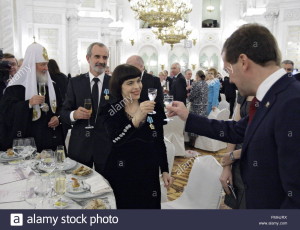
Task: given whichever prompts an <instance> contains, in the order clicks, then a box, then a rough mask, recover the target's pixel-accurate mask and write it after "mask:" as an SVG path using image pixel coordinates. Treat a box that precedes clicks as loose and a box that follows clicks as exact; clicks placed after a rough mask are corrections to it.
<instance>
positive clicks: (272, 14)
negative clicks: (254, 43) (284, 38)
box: [264, 9, 279, 36]
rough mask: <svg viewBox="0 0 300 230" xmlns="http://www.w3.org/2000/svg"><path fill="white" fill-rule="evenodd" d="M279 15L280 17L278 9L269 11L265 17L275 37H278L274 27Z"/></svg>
mask: <svg viewBox="0 0 300 230" xmlns="http://www.w3.org/2000/svg"><path fill="white" fill-rule="evenodd" d="M278 15H279V10H278V9H269V10H267V12H266V13H265V15H264V16H265V19H266V21H267V23H268V26H269V30H270V31H271V32H272V33H273V35H274V36H276V30H275V27H274V25H275V24H276V22H277V18H278Z"/></svg>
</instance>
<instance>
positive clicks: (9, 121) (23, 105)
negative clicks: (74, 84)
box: [0, 43, 63, 152]
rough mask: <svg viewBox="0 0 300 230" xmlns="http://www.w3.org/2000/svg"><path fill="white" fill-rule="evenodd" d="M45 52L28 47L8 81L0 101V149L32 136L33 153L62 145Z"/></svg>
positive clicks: (56, 92)
mask: <svg viewBox="0 0 300 230" xmlns="http://www.w3.org/2000/svg"><path fill="white" fill-rule="evenodd" d="M48 60H49V59H48V55H47V51H46V49H45V48H44V47H43V46H41V45H40V44H38V43H33V44H31V45H30V46H29V47H28V48H27V50H26V53H25V58H24V62H23V65H22V67H21V68H20V70H19V71H18V72H17V73H16V74H15V75H14V77H13V78H12V80H11V81H10V82H9V84H8V86H7V88H6V90H5V92H4V95H3V98H2V100H1V102H0V108H1V110H0V119H1V120H2V121H3V123H4V135H2V140H0V141H1V142H2V143H1V144H2V148H3V149H4V150H5V149H6V148H10V147H12V143H13V139H15V138H26V137H33V138H34V139H35V142H36V146H37V151H38V152H40V151H42V150H43V149H53V150H55V149H56V147H57V145H62V144H63V136H62V129H61V125H60V121H59V116H58V114H59V110H60V107H61V104H62V99H61V94H60V91H59V88H58V87H57V86H56V85H55V83H54V82H52V80H51V78H50V75H49V72H48Z"/></svg>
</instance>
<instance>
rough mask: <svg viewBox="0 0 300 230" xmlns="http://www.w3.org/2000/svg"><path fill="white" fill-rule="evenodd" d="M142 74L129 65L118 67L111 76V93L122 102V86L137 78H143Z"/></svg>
mask: <svg viewBox="0 0 300 230" xmlns="http://www.w3.org/2000/svg"><path fill="white" fill-rule="evenodd" d="M141 75H142V72H141V71H140V70H139V69H138V68H136V67H134V66H132V65H128V64H122V65H118V66H117V67H116V68H115V69H114V72H113V74H112V76H111V79H110V84H109V88H110V93H111V94H112V95H113V96H114V97H115V98H116V99H117V100H121V99H122V84H123V83H124V81H126V80H129V79H132V78H136V77H141Z"/></svg>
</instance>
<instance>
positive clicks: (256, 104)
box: [248, 97, 259, 125]
mask: <svg viewBox="0 0 300 230" xmlns="http://www.w3.org/2000/svg"><path fill="white" fill-rule="evenodd" d="M258 107H259V100H257V98H256V97H254V98H253V99H252V101H251V104H250V108H249V120H248V125H250V124H251V122H252V119H253V117H254V114H255V113H256V110H257V108H258Z"/></svg>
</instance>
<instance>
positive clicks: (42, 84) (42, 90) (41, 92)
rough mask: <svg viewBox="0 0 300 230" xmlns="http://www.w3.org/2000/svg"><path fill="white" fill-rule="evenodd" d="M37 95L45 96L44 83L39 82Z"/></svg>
mask: <svg viewBox="0 0 300 230" xmlns="http://www.w3.org/2000/svg"><path fill="white" fill-rule="evenodd" d="M39 95H40V96H43V97H45V96H46V83H44V82H40V83H39ZM44 106H45V103H43V104H42V105H41V106H40V108H43V107H44Z"/></svg>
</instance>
